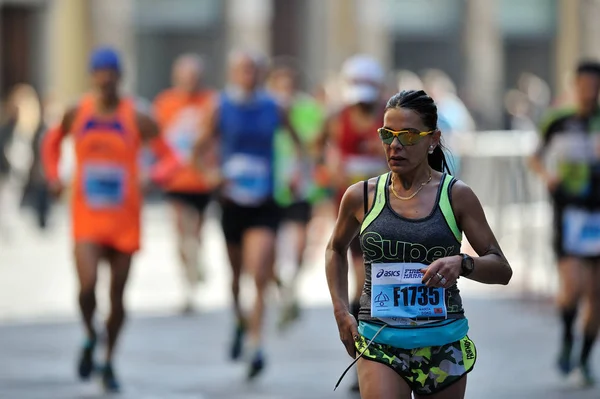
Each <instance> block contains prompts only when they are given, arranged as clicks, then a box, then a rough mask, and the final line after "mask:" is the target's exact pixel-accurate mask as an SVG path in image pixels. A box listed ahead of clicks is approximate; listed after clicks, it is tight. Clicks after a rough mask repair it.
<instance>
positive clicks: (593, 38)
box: [574, 0, 600, 60]
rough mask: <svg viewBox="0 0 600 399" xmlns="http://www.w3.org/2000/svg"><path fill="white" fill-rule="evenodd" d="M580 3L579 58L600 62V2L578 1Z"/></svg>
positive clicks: (590, 0)
mask: <svg viewBox="0 0 600 399" xmlns="http://www.w3.org/2000/svg"><path fill="white" fill-rule="evenodd" d="M574 3H577V2H574ZM580 3H581V6H580V9H581V11H580V12H581V13H580V16H581V56H582V57H584V58H592V59H596V60H600V1H598V0H580Z"/></svg>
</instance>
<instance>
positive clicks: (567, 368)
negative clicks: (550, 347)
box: [557, 343, 573, 375]
mask: <svg viewBox="0 0 600 399" xmlns="http://www.w3.org/2000/svg"><path fill="white" fill-rule="evenodd" d="M571 349H572V345H570V344H567V343H564V344H563V347H562V349H561V351H560V355H559V356H558V362H557V365H558V369H559V370H560V372H561V373H562V374H564V375H567V374H569V373H570V372H571V370H572V369H573V367H572V365H571Z"/></svg>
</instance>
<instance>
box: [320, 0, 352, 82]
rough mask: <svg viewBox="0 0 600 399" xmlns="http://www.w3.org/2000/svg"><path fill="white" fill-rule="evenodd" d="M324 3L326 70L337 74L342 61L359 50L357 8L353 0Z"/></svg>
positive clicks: (335, 0)
mask: <svg viewBox="0 0 600 399" xmlns="http://www.w3.org/2000/svg"><path fill="white" fill-rule="evenodd" d="M326 3H327V10H326V12H327V14H326V15H327V28H328V29H327V31H326V36H325V38H324V40H325V42H326V43H327V44H326V50H325V52H326V53H325V57H326V60H327V61H326V68H327V70H328V71H330V72H337V71H339V70H340V67H341V65H342V63H343V62H344V60H345V59H346V58H348V57H349V56H351V55H352V54H354V53H356V52H357V51H358V49H359V46H358V39H357V37H358V35H359V32H358V31H357V29H356V27H357V18H356V17H357V8H356V3H355V1H353V0H328V1H326Z"/></svg>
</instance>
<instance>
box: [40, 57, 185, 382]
mask: <svg viewBox="0 0 600 399" xmlns="http://www.w3.org/2000/svg"><path fill="white" fill-rule="evenodd" d="M90 70H91V75H92V82H93V87H94V90H93V91H92V92H91V93H89V94H87V95H84V96H83V98H82V99H81V100H80V101H79V103H78V104H77V105H76V106H75V107H73V108H72V109H70V110H68V111H67V112H66V114H65V115H64V118H63V120H62V122H61V124H60V125H59V126H57V127H55V128H53V129H52V130H51V131H50V132H48V134H47V135H46V137H45V139H44V143H43V148H42V154H43V162H44V168H45V172H46V177H47V179H48V181H49V186H50V189H51V191H52V192H53V194H55V195H59V194H60V193H61V192H62V189H63V185H62V183H61V182H60V180H59V176H58V163H59V159H60V146H61V141H62V140H63V138H65V137H66V135H67V134H71V137H72V139H73V141H74V145H75V153H76V161H77V163H76V173H75V179H74V182H73V186H72V190H73V193H72V194H73V196H72V206H71V209H72V229H73V238H74V241H75V264H76V267H77V274H78V277H79V285H80V290H79V306H80V309H81V313H82V317H83V322H84V324H85V329H86V332H87V339H86V342H85V344H84V345H83V348H82V351H81V357H80V361H79V366H78V368H79V369H78V372H79V376H80V377H81V378H82V379H87V378H88V377H89V376H90V375H91V373H92V372H93V371H94V359H93V357H94V353H93V352H94V348H95V346H96V339H97V334H96V329H95V327H94V320H93V319H94V311H95V309H96V297H95V293H94V290H95V286H96V279H97V270H98V264H99V262H100V261H101V260H103V259H105V260H107V261H108V262H109V264H110V268H111V283H110V284H111V285H110V300H111V310H110V315H109V317H108V320H107V322H106V330H107V336H108V343H107V348H106V363H105V365H104V367H103V368H102V371H101V372H102V381H103V384H104V387H105V389H106V390H108V391H118V390H119V383H118V380H117V378H116V376H115V373H114V370H113V367H112V358H113V352H114V348H115V344H116V342H117V338H118V336H119V332H120V330H121V327H122V325H123V321H124V319H125V309H124V305H123V293H124V289H125V285H126V283H127V277H128V274H129V269H130V266H131V259H132V256H133V254H134V253H135V252H136V251H138V250H139V248H140V216H141V207H142V202H143V198H142V192H141V187H140V181H139V170H138V156H139V150H140V149H141V147H142V145H143V144H144V143H145V142H146V143H149V144H150V145H151V146H152V149H153V150H154V152H155V153H156V155H157V156H158V157H159V160H160V162H159V166H160V169H161V170H162V171H163V172H162V173H163V174H167V175H168V173H167V172H166V171H168V170H172V169H174V168H176V165H177V164H178V162H177V160H176V158H175V157H174V155H173V154H172V152H171V151H170V149H169V147H168V146H166V144H165V143H164V142H163V141H162V140H161V139H160V137H159V134H158V128H157V126H156V124H155V123H154V122H153V121H152V119H150V118H149V117H148V116H146V115H144V114H142V113H140V112H138V111H137V110H136V108H135V104H134V100H133V99H131V98H127V97H122V96H121V95H120V94H119V91H118V84H119V80H120V76H121V62H120V60H119V56H118V54H117V53H116V52H115V51H114V50H112V49H110V48H100V49H97V50H96V51H95V52H94V53H93V54H92V56H91V59H90ZM154 177H155V180H156V179H158V178H160V176H154ZM166 177H168V176H162V178H166Z"/></svg>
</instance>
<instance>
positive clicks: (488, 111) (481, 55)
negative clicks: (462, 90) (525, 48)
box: [463, 0, 504, 129]
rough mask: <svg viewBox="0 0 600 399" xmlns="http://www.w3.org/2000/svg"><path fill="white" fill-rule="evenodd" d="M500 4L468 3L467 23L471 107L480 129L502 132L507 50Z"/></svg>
mask: <svg viewBox="0 0 600 399" xmlns="http://www.w3.org/2000/svg"><path fill="white" fill-rule="evenodd" d="M497 8H498V4H497V1H496V0H467V1H466V16H465V21H464V31H463V33H464V50H465V56H466V57H465V60H466V64H465V82H466V92H467V103H468V105H469V106H470V107H471V108H472V109H473V111H474V114H475V116H476V119H477V122H478V128H481V129H498V128H501V127H502V125H503V123H502V120H503V109H504V107H503V98H504V48H503V42H502V33H501V31H500V27H499V24H498V17H497V14H498V11H497Z"/></svg>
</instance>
